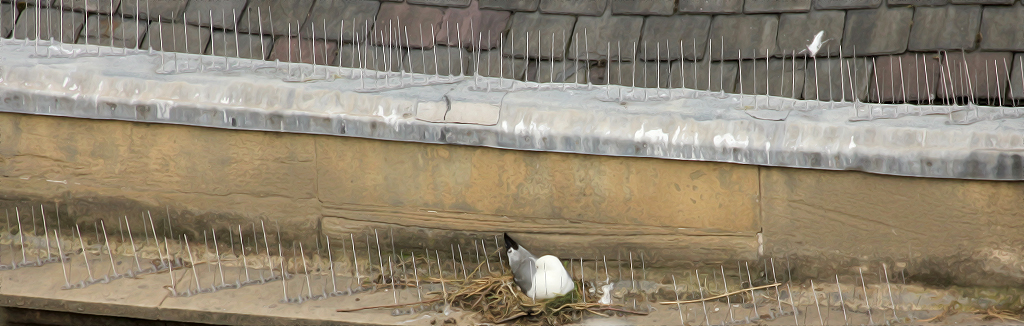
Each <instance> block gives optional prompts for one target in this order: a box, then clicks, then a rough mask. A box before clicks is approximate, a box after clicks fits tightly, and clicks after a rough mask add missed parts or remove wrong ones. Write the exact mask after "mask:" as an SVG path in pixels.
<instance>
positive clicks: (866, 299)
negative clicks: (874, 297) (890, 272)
mask: <svg viewBox="0 0 1024 326" xmlns="http://www.w3.org/2000/svg"><path fill="white" fill-rule="evenodd" d="M857 272H859V273H860V286H861V288H863V290H864V304H865V305H866V306H867V307H868V321H869V322H871V324H874V323H875V319H874V318H873V317H872V316H871V301H870V300H868V288H867V285H865V284H864V270H863V269H860V268H858V269H857Z"/></svg>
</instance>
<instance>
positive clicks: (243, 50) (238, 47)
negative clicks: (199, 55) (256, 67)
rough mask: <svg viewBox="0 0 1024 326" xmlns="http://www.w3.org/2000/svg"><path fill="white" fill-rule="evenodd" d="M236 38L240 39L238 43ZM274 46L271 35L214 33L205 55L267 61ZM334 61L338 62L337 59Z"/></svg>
mask: <svg viewBox="0 0 1024 326" xmlns="http://www.w3.org/2000/svg"><path fill="white" fill-rule="evenodd" d="M236 36H237V37H238V39H237V42H236V39H235V37H236ZM261 39H262V40H261ZM260 41H262V43H261V42H260ZM273 46H274V38H272V37H270V36H269V35H268V36H262V37H261V36H260V35H259V34H241V33H238V34H236V33H234V32H222V31H214V32H213V40H212V41H211V42H210V46H209V47H207V48H206V52H205V53H206V54H216V55H217V56H228V57H233V58H246V59H260V60H265V59H266V57H265V54H269V53H270V52H272V51H273V49H274V48H273ZM333 61H336V59H335V60H332V62H333Z"/></svg>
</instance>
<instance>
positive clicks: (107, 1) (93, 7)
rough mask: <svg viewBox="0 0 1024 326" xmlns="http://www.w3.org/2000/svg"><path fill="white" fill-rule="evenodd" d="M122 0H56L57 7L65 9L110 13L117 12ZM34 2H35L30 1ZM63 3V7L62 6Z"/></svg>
mask: <svg viewBox="0 0 1024 326" xmlns="http://www.w3.org/2000/svg"><path fill="white" fill-rule="evenodd" d="M125 1H128V0H125ZM120 2H121V0H98V1H97V0H63V1H54V2H53V4H54V5H55V7H59V8H62V9H64V10H69V11H70V10H74V11H86V12H90V13H99V14H109V13H112V12H115V11H116V10H117V8H118V6H119V5H120ZM29 3H34V2H29ZM62 4H63V7H62V6H61V5H62Z"/></svg>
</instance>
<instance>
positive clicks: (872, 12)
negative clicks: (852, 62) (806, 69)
mask: <svg viewBox="0 0 1024 326" xmlns="http://www.w3.org/2000/svg"><path fill="white" fill-rule="evenodd" d="M913 16H914V9H912V8H908V7H895V8H887V7H885V6H881V7H879V8H878V9H858V10H848V11H846V25H845V27H844V32H843V48H846V51H845V53H844V54H853V53H854V52H856V54H857V55H858V56H862V55H877V54H894V53H902V52H904V51H906V50H907V41H908V39H909V38H910V24H911V19H912V18H913Z"/></svg>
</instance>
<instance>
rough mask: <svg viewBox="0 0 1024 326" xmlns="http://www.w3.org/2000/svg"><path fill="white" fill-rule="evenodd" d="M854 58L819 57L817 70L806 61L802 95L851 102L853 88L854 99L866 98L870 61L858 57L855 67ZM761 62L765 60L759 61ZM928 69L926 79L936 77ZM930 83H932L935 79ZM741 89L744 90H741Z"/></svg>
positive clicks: (805, 97)
mask: <svg viewBox="0 0 1024 326" xmlns="http://www.w3.org/2000/svg"><path fill="white" fill-rule="evenodd" d="M853 62H854V61H853V60H852V59H850V58H844V59H842V63H840V58H837V57H834V58H818V63H817V65H818V69H817V72H815V70H814V62H813V61H809V62H808V64H807V68H808V69H809V71H808V73H807V81H805V82H804V90H803V92H804V94H803V98H804V99H809V100H813V99H821V100H822V101H830V100H831V101H847V102H852V101H853V99H854V96H853V93H854V91H855V90H856V93H857V99H859V100H861V101H865V100H866V99H867V98H868V89H869V87H868V86H869V84H870V79H871V71H872V70H871V69H870V67H871V63H870V62H869V63H868V64H867V66H864V60H860V59H858V60H857V61H856V63H857V64H856V67H854V66H853ZM936 62H937V60H936ZM924 65H925V63H924V62H922V63H921V67H922V72H921V73H922V76H921V81H922V85H921V87H922V89H921V91H922V95H921V96H922V97H925V96H926V94H924V93H923V92H924V91H925V86H924V85H923V83H924V80H925V79H924V76H923V73H924V71H923V67H924ZM761 66H764V62H761ZM748 67H749V65H744V66H743V69H744V71H743V74H744V78H747V77H750V76H749V75H748V72H747V71H746V70H745V69H748ZM865 67H867V68H865ZM854 68H857V69H856V71H854V70H855V69H854ZM929 69H932V68H929ZM758 72H763V70H759V71H758ZM928 72H929V73H930V74H931V75H929V76H928V77H929V79H935V77H936V76H938V74H937V71H934V72H933V71H932V70H929V71H928ZM815 74H817V76H815ZM851 75H855V76H851ZM851 77H852V78H851ZM760 78H761V80H759V81H758V83H764V75H760ZM915 80H916V79H915ZM930 85H931V86H934V83H932V84H930ZM816 87H817V88H816ZM744 92H747V91H746V90H744ZM747 93H749V92H747ZM908 94H909V93H908ZM931 94H932V96H934V95H935V92H932V93H931Z"/></svg>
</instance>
